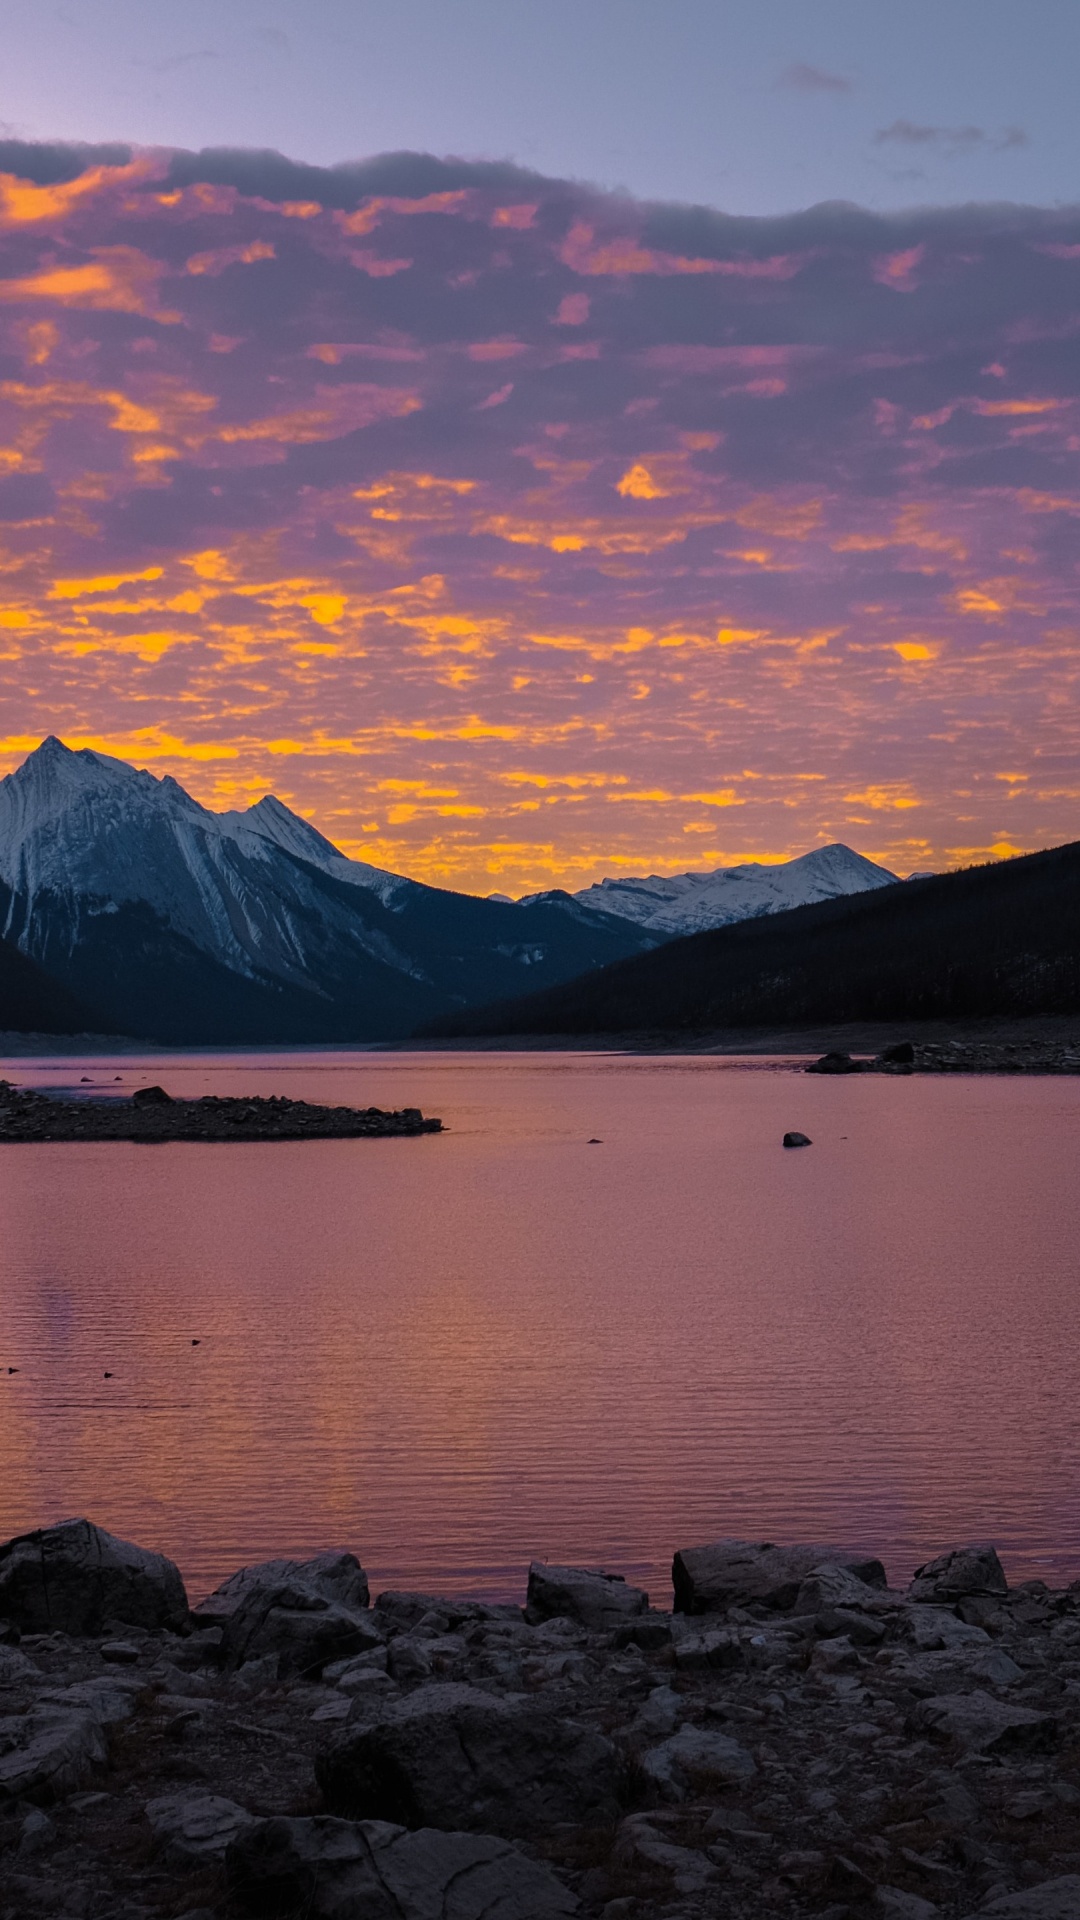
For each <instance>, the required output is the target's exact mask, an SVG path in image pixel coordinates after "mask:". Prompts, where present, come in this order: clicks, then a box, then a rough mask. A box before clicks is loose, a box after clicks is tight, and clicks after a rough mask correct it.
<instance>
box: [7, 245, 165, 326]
mask: <svg viewBox="0 0 1080 1920" xmlns="http://www.w3.org/2000/svg"><path fill="white" fill-rule="evenodd" d="M91 253H92V256H93V257H92V259H91V260H88V261H86V262H85V263H84V264H83V265H82V266H77V267H68V266H58V265H49V266H45V267H43V268H42V269H41V270H40V271H39V272H37V273H31V274H26V275H25V276H24V277H23V278H21V279H13V280H0V300H6V301H9V302H12V303H18V304H20V305H22V304H25V303H29V302H31V301H37V300H49V301H54V302H55V303H56V305H57V306H61V307H84V308H86V309H88V310H89V311H91V312H94V311H97V312H113V313H139V314H143V315H144V316H145V317H146V318H147V319H148V320H157V321H159V322H166V323H168V324H173V325H175V324H176V322H178V321H179V320H181V319H182V318H183V316H182V314H179V313H176V312H173V311H171V310H168V309H164V308H162V307H160V306H159V305H158V299H157V289H158V281H159V280H160V279H161V276H162V274H163V273H164V271H165V269H164V266H163V265H162V264H161V262H160V261H157V260H150V259H148V258H147V256H146V255H145V254H144V253H140V252H139V250H138V248H137V247H94V248H92V249H91Z"/></svg>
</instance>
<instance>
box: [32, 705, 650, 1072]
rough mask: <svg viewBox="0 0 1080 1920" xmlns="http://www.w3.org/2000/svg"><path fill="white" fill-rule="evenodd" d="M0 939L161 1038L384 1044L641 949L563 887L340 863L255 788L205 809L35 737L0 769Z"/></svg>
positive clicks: (640, 942)
mask: <svg viewBox="0 0 1080 1920" xmlns="http://www.w3.org/2000/svg"><path fill="white" fill-rule="evenodd" d="M0 934H2V935H3V936H5V937H6V938H8V939H10V940H11V941H12V942H14V944H15V945H16V946H18V947H19V949H20V950H21V951H22V952H23V953H24V954H26V955H28V956H29V957H30V958H32V959H34V960H36V961H37V962H38V964H39V965H40V966H42V967H43V968H44V969H45V970H46V972H47V973H49V974H51V975H52V976H53V977H54V979H56V980H58V981H60V982H61V983H62V984H63V985H64V986H66V987H67V989H68V991H69V992H71V993H74V994H76V995H77V996H81V997H82V998H85V999H86V1000H88V1001H89V1002H90V1004H91V1005H93V1006H95V1007H98V1008H101V1009H102V1010H103V1013H104V1014H105V1015H106V1017H107V1018H108V1020H109V1022H110V1027H111V1030H112V1031H114V1032H122V1031H123V1032H132V1033H140V1034H146V1035H151V1036H153V1037H155V1038H158V1039H163V1040H169V1041H172V1042H175V1043H178V1044H182V1045H183V1044H188V1043H202V1042H206V1043H209V1044H225V1045H233V1044H250V1043H256V1044H258V1043H261V1042H264V1041H265V1042H269V1043H271V1044H273V1043H276V1042H308V1041H322V1040H328V1041H339V1040H344V1041H353V1040H363V1039H371V1038H386V1037H390V1036H401V1035H404V1034H408V1033H410V1032H412V1030H413V1029H414V1027H415V1026H416V1025H417V1024H418V1023H419V1022H420V1021H422V1020H425V1019H428V1018H431V1017H433V1016H434V1015H435V1014H436V1013H438V1012H440V1011H442V1010H443V1009H447V1010H448V1009H449V1008H451V1007H454V1006H465V1005H468V1004H470V1003H475V1002H479V1001H482V1000H496V999H502V998H507V997H512V996H513V995H514V994H517V993H520V992H521V990H522V987H523V985H524V984H525V983H526V980H527V981H528V983H529V984H534V983H535V984H536V985H537V986H539V985H548V984H554V983H555V982H557V981H560V980H568V979H570V978H572V977H573V976H574V975H576V974H579V973H582V972H585V971H588V970H589V969H590V968H593V967H598V966H604V965H606V964H607V963H608V962H609V961H612V960H620V959H623V958H625V957H627V956H628V955H629V954H631V953H640V952H642V951H644V950H645V949H646V948H648V947H649V946H653V945H655V944H656V940H655V937H654V936H652V935H650V934H649V933H647V932H645V931H644V930H642V929H640V928H638V927H636V926H634V925H633V924H632V923H631V922H630V921H628V920H625V919H624V920H619V919H617V918H615V917H614V916H612V915H611V914H607V913H595V912H592V911H590V910H589V909H588V908H587V907H583V906H581V905H580V904H579V903H578V902H576V901H572V900H571V899H570V898H569V896H567V895H563V896H561V897H560V899H559V902H558V904H555V903H543V904H540V905H538V906H535V907H532V908H526V909H524V910H523V909H522V908H521V907H519V906H517V905H514V904H509V905H506V904H501V903H499V902H495V901H489V900H480V899H476V898H474V897H473V896H472V895H469V894H457V893H451V892H448V891H444V890H443V889H440V888H437V887H429V886H425V885H424V884H423V883H422V882H420V881H416V880H409V879H406V878H405V877H403V876H402V875H400V874H392V873H385V872H383V871H382V870H381V869H380V868H378V867H371V866H365V865H364V864H363V863H362V862H360V861H355V860H349V859H347V858H346V856H345V855H344V854H342V853H340V852H339V851H338V849H337V848H336V847H334V846H333V845H332V844H331V843H330V841H329V840H326V839H325V838H324V837H323V835H322V834H320V833H319V832H317V831H316V829H315V828H314V827H312V826H309V825H308V823H307V822H306V821H304V820H301V819H298V817H297V816H296V815H295V814H294V813H291V812H290V811H289V809H288V807H286V806H284V805H283V804H282V802H281V801H280V800H277V799H275V798H274V797H273V795H269V794H268V795H267V796H266V797H265V798H264V799H262V800H260V801H259V802H258V803H257V804H256V805H255V806H253V807H249V808H248V809H247V810H246V811H233V812H228V813H221V814H217V813H212V812H211V811H210V810H209V809H208V808H206V807H203V806H200V805H199V803H198V801H196V800H193V799H192V798H191V796H190V794H187V793H185V792H184V790H183V788H182V787H181V786H179V785H178V784H177V782H176V781H175V780H173V779H171V778H168V777H167V778H165V779H163V780H159V779H156V778H155V777H154V775H153V774H150V773H146V772H144V771H139V770H137V769H136V768H134V767H130V766H128V765H126V763H125V762H124V761H122V760H116V759H114V758H112V757H111V756H110V755H108V754H103V753H97V752H94V751H92V750H91V749H89V748H84V749H81V750H79V751H77V752H73V751H72V750H71V749H69V748H68V747H66V746H64V745H63V743H62V742H61V741H59V740H56V739H53V738H49V739H48V740H45V741H44V742H43V743H42V745H41V746H40V747H38V748H37V750H36V751H35V752H34V753H32V754H30V756H29V757H28V759H27V760H26V761H25V762H24V763H23V765H22V766H21V767H19V768H18V769H17V771H16V772H15V773H12V774H9V775H8V776H7V778H6V779H4V780H0Z"/></svg>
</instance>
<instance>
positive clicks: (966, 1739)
mask: <svg viewBox="0 0 1080 1920" xmlns="http://www.w3.org/2000/svg"><path fill="white" fill-rule="evenodd" d="M911 1721H912V1725H913V1726H914V1727H915V1728H917V1729H918V1731H920V1732H922V1733H928V1734H930V1735H931V1736H932V1737H933V1738H934V1739H937V1740H948V1741H950V1742H951V1743H952V1745H953V1746H954V1747H958V1748H960V1749H961V1750H962V1751H963V1752H964V1753H988V1754H1002V1753H1032V1752H1034V1753H1039V1752H1042V1751H1044V1750H1045V1749H1046V1748H1047V1747H1051V1746H1053V1744H1054V1742H1055V1741H1056V1739H1057V1737H1058V1731H1059V1729H1058V1723H1057V1720H1056V1719H1055V1718H1054V1715H1053V1714H1052V1713H1034V1712H1032V1710H1031V1708H1030V1707H1011V1706H1006V1704H1005V1702H1004V1701H1003V1700H995V1699H994V1698H993V1696H992V1694H989V1693H983V1692H982V1691H981V1690H976V1691H975V1692H974V1693H946V1694H939V1695H937V1696H936V1697H935V1698H933V1699H930V1700H920V1701H919V1702H918V1704H917V1706H915V1707H914V1709H913V1710H912V1714H911Z"/></svg>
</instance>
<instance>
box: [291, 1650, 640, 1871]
mask: <svg viewBox="0 0 1080 1920" xmlns="http://www.w3.org/2000/svg"><path fill="white" fill-rule="evenodd" d="M353 1711H354V1713H355V1712H357V1711H359V1714H360V1717H359V1718H358V1719H357V1720H356V1721H353V1720H352V1719H351V1718H350V1721H349V1722H348V1723H347V1724H346V1726H345V1727H344V1729H343V1730H342V1732H341V1733H340V1734H339V1735H338V1736H337V1738H336V1739H335V1740H334V1741H333V1743H332V1744H331V1746H330V1747H329V1749H328V1751H327V1752H326V1753H324V1754H322V1755H320V1757H319V1759H318V1761H317V1762H316V1768H315V1771H316V1775H317V1778H318V1782H319V1785H320V1787H321V1788H322V1790H323V1793H324V1795H325V1797H326V1803H327V1805H328V1807H329V1808H330V1810H331V1811H332V1812H334V1813H344V1814H349V1815H353V1816H356V1817H359V1818H362V1819H374V1820H390V1821H393V1822H394V1823H395V1824H396V1825H400V1826H405V1827H414V1828H415V1827H429V1826H430V1827H441V1828H443V1829H446V1830H450V1829H454V1828H458V1829H466V1830H470V1831H476V1832H481V1833H503V1834H514V1835H520V1834H523V1833H527V1832H530V1831H537V1830H539V1829H542V1828H544V1827H550V1826H553V1825H555V1824H557V1823H559V1822H561V1821H571V1820H572V1821H579V1820H586V1819H588V1818H590V1817H595V1818H596V1819H605V1818H609V1817H611V1816H612V1815H614V1813H615V1811H616V1807H617V1784H618V1769H617V1760H616V1754H615V1750H614V1748H613V1747H612V1745H611V1743H610V1741H608V1740H606V1739H605V1738H604V1737H603V1735H601V1734H599V1733H594V1732H592V1731H591V1729H589V1728H587V1727H582V1726H579V1725H577V1723H576V1722H575V1721H573V1720H567V1719H564V1718H562V1716H561V1715H560V1714H558V1713H557V1712H555V1711H554V1710H553V1709H552V1708H551V1707H549V1706H548V1705H546V1704H545V1703H543V1702H541V1701H539V1700H537V1699H533V1698H530V1697H529V1696H526V1695H523V1694H500V1695H497V1694H491V1693H485V1692H483V1691H482V1690H481V1689H480V1688H478V1687H470V1686H464V1685H461V1684H458V1683H455V1682H445V1683H436V1684H434V1685H431V1686H423V1687H418V1688H417V1689H416V1691H415V1692H414V1693H411V1694H408V1695H406V1696H405V1697H404V1698H402V1699H399V1700H397V1701H395V1702H393V1703H392V1704H389V1705H387V1706H385V1707H384V1706H382V1705H381V1703H380V1704H378V1705H367V1704H364V1705H363V1706H360V1707H359V1708H354V1710H353ZM373 1715H375V1716H377V1717H372V1716H373Z"/></svg>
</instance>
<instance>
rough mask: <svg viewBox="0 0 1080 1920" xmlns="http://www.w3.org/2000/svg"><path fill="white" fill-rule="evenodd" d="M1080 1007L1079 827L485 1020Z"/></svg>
mask: <svg viewBox="0 0 1080 1920" xmlns="http://www.w3.org/2000/svg"><path fill="white" fill-rule="evenodd" d="M1078 1011H1080V842H1075V843H1073V844H1071V845H1068V846H1064V847H1051V848H1050V849H1048V850H1047V851H1046V852H1042V853H1030V854H1025V855H1023V856H1021V857H1019V858H1016V859H1011V860H1000V861H995V862H994V863H993V864H992V865H988V866H982V867H969V868H966V869H963V870H961V871H960V872H957V873H943V874H938V875H936V876H932V877H930V878H927V879H921V880H909V881H907V882H905V884H904V885H903V886H896V887H882V888H874V889H873V890H872V891H871V892H869V893H865V892H864V893H861V894H852V895H849V896H848V897H847V898H845V899H837V900H827V901H823V902H819V903H818V904H817V905H813V906H805V907H795V908H793V909H792V910H791V911H790V912H787V913H783V914H777V915H770V916H767V917H759V918H755V919H750V920H744V921H742V922H741V923H739V924H736V925H732V926H727V927H719V928H715V929H713V930H711V931H708V932H705V933H695V934H690V935H688V936H687V937H686V938H685V939H682V940H672V941H670V942H669V943H667V944H666V945H664V946H662V947H659V948H657V949H656V951H654V952H652V953H646V954H638V955H636V956H634V957H633V958H630V959H627V960H623V961H619V962H617V963H616V964H615V965H613V966H610V967H605V968H603V969H602V970H601V971H600V972H599V973H595V974H591V975H589V976H587V977H583V978H581V979H579V980H572V981H569V982H567V983H565V984H564V985H562V986H559V987H553V988H550V989H548V990H547V991H546V992H542V993H534V994H531V995H528V996H526V997H525V998H522V999H518V1000H516V1001H514V1002H511V1003H510V1004H508V1005H503V1006H495V1007H488V1008H485V1009H483V1010H482V1011H480V1012H477V1013H471V1014H465V1015H458V1016H457V1017H455V1018H453V1019H444V1020H443V1021H441V1022H440V1023H439V1024H438V1025H436V1026H435V1027H433V1028H432V1029H431V1032H432V1033H435V1034H439V1035H441V1036H444V1037H458V1038H463V1037H465V1036H466V1035H470V1036H472V1035H477V1034H500V1035H511V1034H549V1035H553V1034H567V1035H571V1034H572V1035H579V1036H582V1035H587V1034H600V1033H603V1034H613V1033H622V1034H640V1033H642V1032H649V1033H652V1034H677V1033H685V1032H694V1033H699V1034H700V1033H707V1032H710V1031H717V1030H720V1029H724V1028H728V1029H730V1028H736V1029H738V1028H746V1027H754V1026H758V1027H777V1026H786V1027H799V1026H804V1027H806V1026H822V1025H832V1024H841V1023H845V1022H849V1021H877V1020H882V1021H885V1020H939V1019H957V1018H963V1019H970V1018H981V1017H989V1016H996V1017H1015V1016H1027V1015H1042V1014H1062V1013H1070V1014H1072V1013H1076V1012H1078Z"/></svg>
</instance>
